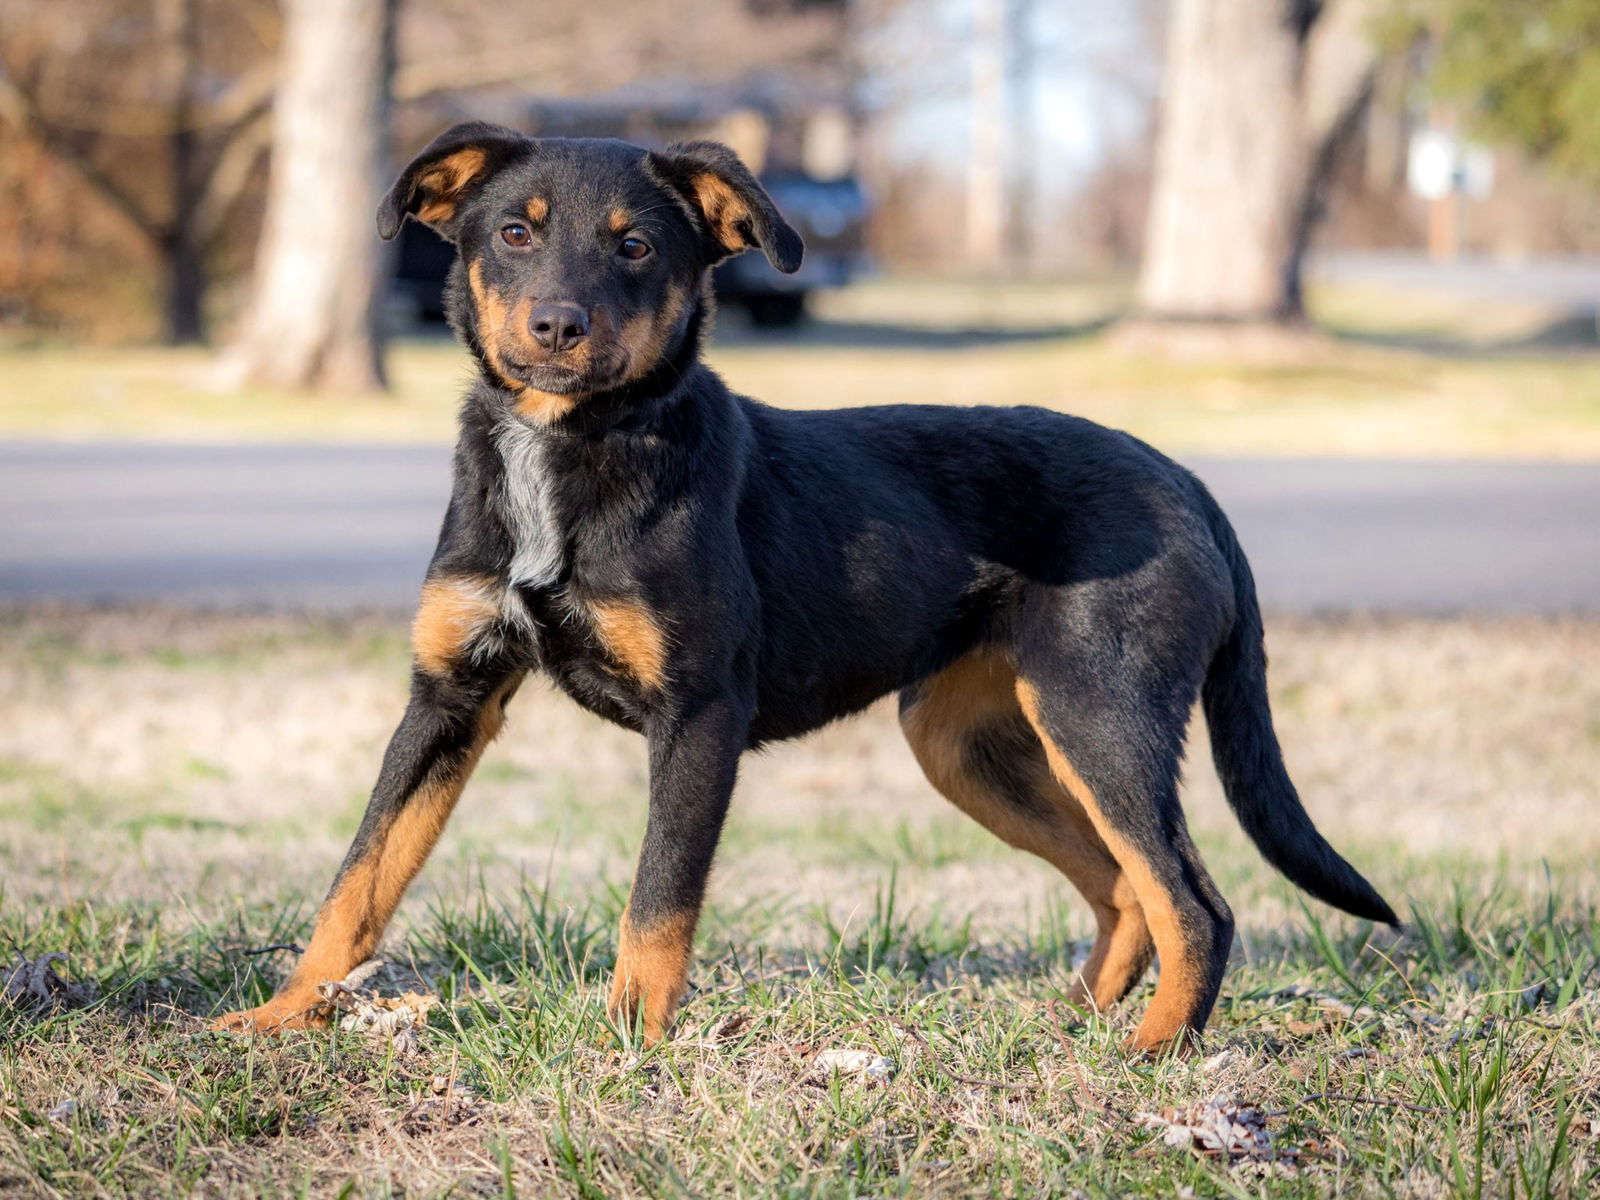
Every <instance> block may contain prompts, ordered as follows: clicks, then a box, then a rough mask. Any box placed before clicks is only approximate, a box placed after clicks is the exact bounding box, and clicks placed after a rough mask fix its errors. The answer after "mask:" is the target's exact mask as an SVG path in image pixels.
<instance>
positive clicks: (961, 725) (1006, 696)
mask: <svg viewBox="0 0 1600 1200" xmlns="http://www.w3.org/2000/svg"><path fill="white" fill-rule="evenodd" d="M900 725H901V728H902V729H903V730H904V731H905V735H906V740H907V742H909V743H910V745H911V750H912V753H913V754H915V755H916V758H917V761H918V763H920V764H921V766H922V769H923V772H924V773H925V774H926V775H927V777H928V781H929V782H930V783H932V784H933V786H934V787H935V788H937V789H938V790H939V791H940V792H941V793H942V794H943V795H944V796H945V797H946V798H947V799H948V800H949V801H950V802H951V803H952V804H954V805H955V806H956V807H957V808H959V809H961V811H962V812H964V813H966V814H967V815H968V816H970V817H972V818H973V819H974V820H976V821H977V822H978V823H979V824H981V825H983V826H984V827H985V828H987V829H988V830H989V831H990V832H991V833H993V834H994V835H995V836H996V837H998V838H1000V839H1001V840H1002V841H1004V842H1007V843H1009V844H1010V845H1012V846H1015V847H1017V848H1018V849H1020V850H1026V851H1028V852H1029V853H1030V854H1036V855H1038V856H1039V857H1040V858H1042V859H1044V860H1045V861H1046V862H1048V863H1050V864H1051V865H1052V866H1054V867H1055V868H1056V869H1057V870H1059V871H1060V872H1061V873H1062V874H1063V875H1065V876H1066V877H1067V878H1068V879H1069V880H1071V881H1072V884H1073V885H1074V886H1075V887H1076V888H1077V889H1078V890H1079V891H1080V892H1082V893H1083V897H1084V899H1086V900H1087V901H1088V902H1089V906H1090V908H1091V909H1092V910H1093V912H1094V917H1095V922H1096V925H1097V927H1098V933H1097V935H1096V937H1095V942H1094V947H1093V949H1092V950H1091V951H1090V953H1089V958H1088V961H1087V962H1085V963H1084V965H1083V969H1082V971H1081V972H1080V974H1079V976H1078V978H1077V980H1076V981H1075V985H1074V992H1073V996H1072V1000H1073V1002H1074V1003H1075V1004H1079V1005H1081V1006H1083V1007H1085V1008H1092V1009H1096V1010H1104V1009H1107V1008H1110V1007H1111V1006H1112V1005H1113V1004H1115V1003H1116V1002H1117V1001H1118V1000H1121V999H1122V998H1123V997H1124V996H1125V995H1127V994H1128V992H1129V991H1130V990H1131V989H1132V988H1133V986H1134V985H1135V984H1137V983H1138V982H1139V979H1140V977H1141V976H1142V975H1143V974H1144V972H1145V970H1146V968H1148V967H1149V965H1150V959H1151V957H1152V955H1153V953H1154V945H1153V943H1152V942H1151V940H1150V931H1149V928H1148V927H1147V925H1146V923H1145V917H1144V911H1143V909H1142V908H1141V907H1140V904H1139V899H1138V897H1137V895H1136V894H1135V893H1134V890H1133V886H1132V884H1131V882H1130V881H1129V879H1128V877H1127V875H1126V874H1125V873H1124V872H1123V870H1122V868H1121V867H1120V866H1119V865H1118V863H1117V860H1116V859H1115V858H1113V857H1112V855H1111V853H1110V851H1108V850H1107V849H1106V847H1105V843H1104V842H1102V841H1101V840H1100V835H1099V834H1098V833H1096V832H1095V829H1094V825H1093V824H1092V822H1091V821H1090V819H1089V816H1088V813H1087V812H1085V811H1084V808H1083V806H1082V805H1081V804H1079V803H1078V801H1077V800H1076V799H1075V798H1074V797H1073V795H1072V794H1071V793H1070V792H1069V791H1068V790H1067V789H1066V788H1065V787H1063V786H1062V785H1061V783H1060V782H1059V781H1058V780H1057V779H1056V777H1055V776H1054V774H1053V773H1052V772H1051V770H1050V764H1049V761H1048V760H1047V758H1046V756H1045V751H1044V746H1043V745H1042V744H1041V743H1040V741H1039V739H1038V737H1037V735H1036V734H1035V733H1034V732H1033V729H1032V727H1031V726H1030V725H1029V724H1028V721H1027V718H1026V717H1025V716H1024V715H1023V713H1022V710H1021V708H1020V707H1019V705H1018V701H1017V695H1016V675H1015V673H1014V672H1013V671H1012V669H1011V667H1010V666H1009V665H1008V664H1007V663H1006V661H1005V660H1004V659H1003V658H1002V657H1001V656H1000V655H999V654H997V653H993V652H984V651H980V652H977V653H974V654H971V655H968V656H967V657H965V658H963V659H961V660H959V661H958V662H956V663H954V664H953V665H951V666H950V667H948V668H946V669H945V670H944V671H942V672H940V673H939V674H938V675H935V676H933V677H932V678H929V679H925V680H923V681H921V682H920V683H917V684H915V685H913V686H912V687H909V688H907V689H906V690H905V691H904V692H902V693H901V695H900Z"/></svg>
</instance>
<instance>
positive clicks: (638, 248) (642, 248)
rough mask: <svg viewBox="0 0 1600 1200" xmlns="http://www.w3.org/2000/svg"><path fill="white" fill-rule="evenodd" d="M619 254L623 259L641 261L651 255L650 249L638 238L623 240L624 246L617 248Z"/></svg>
mask: <svg viewBox="0 0 1600 1200" xmlns="http://www.w3.org/2000/svg"><path fill="white" fill-rule="evenodd" d="M617 253H618V254H620V255H622V257H623V258H632V259H640V258H643V257H644V256H645V255H646V254H649V253H650V247H649V246H647V245H645V244H644V243H643V242H641V241H640V240H639V239H638V238H623V239H622V245H620V246H618V247H617Z"/></svg>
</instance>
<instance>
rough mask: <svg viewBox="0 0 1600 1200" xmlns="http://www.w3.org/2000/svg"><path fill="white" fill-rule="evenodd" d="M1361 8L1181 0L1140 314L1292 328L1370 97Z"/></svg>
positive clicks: (1352, 1) (1286, 1)
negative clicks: (1307, 262)
mask: <svg viewBox="0 0 1600 1200" xmlns="http://www.w3.org/2000/svg"><path fill="white" fill-rule="evenodd" d="M1366 11H1367V0H1323V2H1322V3H1317V2H1316V0H1177V4H1176V6H1175V9H1174V12H1173V24H1172V31H1171V34H1170V37H1169V42H1168V59H1167V76H1166V84H1165V96H1164V98H1163V101H1162V108H1161V133H1160V138H1159V142H1158V145H1157V151H1156V179H1155V189H1154V194H1153V195H1152V197H1151V204H1150V217H1149V224H1148V227H1147V230H1146V238H1145V256H1144V261H1143V264H1142V266H1141V270H1140V274H1139V286H1138V307H1139V309H1140V311H1141V314H1142V315H1143V316H1144V317H1145V318H1148V319H1152V320H1179V321H1224V322H1261V321H1275V322H1285V323H1293V322H1297V321H1299V320H1300V319H1301V318H1302V317H1303V315H1304V310H1303V307H1302V300H1301V284H1300V267H1301V263H1302V260H1303V258H1304V251H1305V247H1306V245H1307V243H1308V241H1309V238H1310V235H1311V231H1312V227H1313V225H1314V223H1315V219H1316V217H1317V216H1318V215H1319V213H1320V210H1321V207H1322V203H1323V190H1324V184H1325V182H1326V180H1327V178H1328V176H1329V175H1330V174H1331V172H1332V170H1333V168H1334V166H1335V162H1336V153H1337V150H1338V149H1339V148H1340V147H1341V146H1342V145H1343V144H1344V142H1345V141H1347V140H1348V138H1349V134H1350V132H1351V131H1352V130H1353V129H1354V128H1355V125H1356V122H1357V118H1358V117H1359V113H1360V106H1361V105H1364V104H1365V102H1366V99H1367V97H1368V96H1370V93H1371V86H1372V73H1373V70H1374V68H1375V63H1376V56H1375V53H1374V51H1373V50H1372V49H1371V48H1369V46H1368V45H1367V41H1366V37H1365V30H1364V27H1363V20H1364V16H1365V13H1366Z"/></svg>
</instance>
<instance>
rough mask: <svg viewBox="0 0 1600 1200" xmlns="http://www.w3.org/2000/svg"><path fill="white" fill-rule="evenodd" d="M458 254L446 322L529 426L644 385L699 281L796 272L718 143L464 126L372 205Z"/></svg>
mask: <svg viewBox="0 0 1600 1200" xmlns="http://www.w3.org/2000/svg"><path fill="white" fill-rule="evenodd" d="M408 216H410V217H415V218H416V219H417V220H419V221H421V222H423V223H424V224H426V225H428V226H430V227H431V228H433V229H434V230H436V231H437V232H438V233H440V234H441V235H442V236H444V237H446V238H448V239H449V240H450V241H452V242H454V243H455V245H456V248H457V250H458V251H459V259H458V265H457V267H456V271H457V272H458V273H462V274H463V275H464V285H463V283H462V280H461V278H459V277H458V278H456V281H455V284H454V293H455V295H454V298H453V309H452V312H453V316H454V318H455V320H456V322H457V325H458V328H459V329H460V330H461V333H462V334H463V336H464V337H465V338H466V339H467V341H468V344H469V345H471V347H472V349H473V351H474V353H476V354H477V356H478V358H479V361H480V363H481V364H482V366H483V368H484V369H485V370H486V371H487V372H488V373H489V374H490V375H491V377H492V378H493V381H494V382H495V383H497V384H498V385H499V386H501V387H503V388H505V389H506V390H507V391H509V392H511V393H512V394H513V395H514V396H515V397H516V398H517V401H516V402H517V407H518V409H519V411H521V412H522V413H523V414H524V415H525V416H527V417H529V418H530V419H533V420H539V421H550V420H555V419H557V418H559V417H562V416H564V415H566V414H567V413H569V412H571V411H572V410H573V409H574V408H575V407H576V406H577V405H578V404H579V403H580V402H581V401H582V400H583V398H584V397H586V396H589V395H592V394H594V393H598V392H608V391H611V390H613V389H616V388H619V387H623V386H624V385H626V384H630V383H634V382H636V381H638V380H641V379H643V378H644V377H646V376H647V375H649V374H650V373H651V371H652V370H654V369H655V368H657V367H658V366H660V365H661V364H662V363H663V362H664V361H665V360H666V359H668V358H669V357H671V356H672V355H674V354H677V353H678V352H679V351H680V350H681V348H682V347H683V345H684V341H685V338H686V337H687V336H689V327H690V323H691V318H692V316H693V314H694V312H695V310H696V308H697V306H698V304H699V301H700V297H701V294H702V289H703V284H704V280H705V275H706V272H707V271H708V270H709V269H710V268H711V267H713V266H715V265H716V264H717V263H719V262H721V261H722V260H723V259H725V258H728V257H729V256H731V255H734V254H738V253H740V252H741V251H744V250H748V249H752V248H756V249H760V250H761V251H763V252H764V253H765V254H766V256H767V258H768V259H769V260H771V262H772V265H773V266H775V267H776V268H778V270H780V271H785V272H793V271H795V270H797V269H798V268H799V266H800V256H801V252H802V247H801V243H800V236H799V235H798V234H797V233H795V231H794V230H793V229H791V228H790V227H789V226H788V225H787V224H786V223H785V222H784V220H783V218H782V217H780V216H779V215H778V211H777V209H776V208H775V207H774V206H773V203H772V199H771V197H769V196H768V195H767V193H766V192H765V191H763V190H762V188H761V185H760V184H759V183H757V182H756V181H755V178H754V177H753V176H752V175H751V174H750V172H749V171H748V170H746V169H745V167H744V165H743V164H742V163H741V162H740V161H739V159H738V158H737V157H736V156H735V155H734V153H733V151H731V150H729V149H728V148H727V147H726V146H722V145H718V144H717V143H715V142H687V143H679V144H677V145H673V146H668V147H667V148H666V149H665V150H661V151H655V152H652V151H646V150H643V149H640V148H639V147H637V146H630V145H628V144H627V143H626V142H619V141H612V140H609V139H589V138H583V139H567V138H529V137H524V136H523V135H522V134H519V133H516V132H514V131H512V130H510V129H505V128H502V127H500V126H498V125H488V124H484V123H481V122H473V123H470V124H465V125H457V126H455V127H454V128H452V129H450V130H448V131H446V132H445V133H444V134H443V135H441V136H440V137H439V138H438V139H436V140H435V141H434V143H433V144H432V145H431V146H429V147H428V148H427V149H426V150H424V151H423V152H422V153H421V154H419V155H418V156H417V158H416V159H415V160H414V161H413V162H412V163H411V164H410V165H409V166H408V167H406V169H405V170H404V171H403V172H402V173H401V175H400V178H399V179H398V180H396V181H395V184H394V187H393V188H391V189H390V191H389V194H388V195H387V196H386V197H385V198H384V200H383V203H382V204H381V205H380V206H379V208H378V232H379V233H380V234H381V235H382V236H383V237H385V238H392V237H394V236H395V235H396V234H397V233H399V232H400V226H401V223H402V222H403V221H404V220H405V219H406V217H408Z"/></svg>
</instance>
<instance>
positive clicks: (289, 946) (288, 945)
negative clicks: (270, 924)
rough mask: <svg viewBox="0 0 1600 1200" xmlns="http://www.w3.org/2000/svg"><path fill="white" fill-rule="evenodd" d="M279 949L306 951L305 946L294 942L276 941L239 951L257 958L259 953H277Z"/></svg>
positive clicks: (291, 951)
mask: <svg viewBox="0 0 1600 1200" xmlns="http://www.w3.org/2000/svg"><path fill="white" fill-rule="evenodd" d="M279 950H287V951H289V953H291V954H304V953H305V950H304V948H302V947H300V946H297V945H295V944H294V943H293V942H275V943H274V944H272V945H271V946H256V947H254V948H252V949H249V950H241V951H239V953H240V954H243V955H244V956H245V957H246V958H255V957H256V956H257V955H258V954H276V953H277V952H278V951H279Z"/></svg>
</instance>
